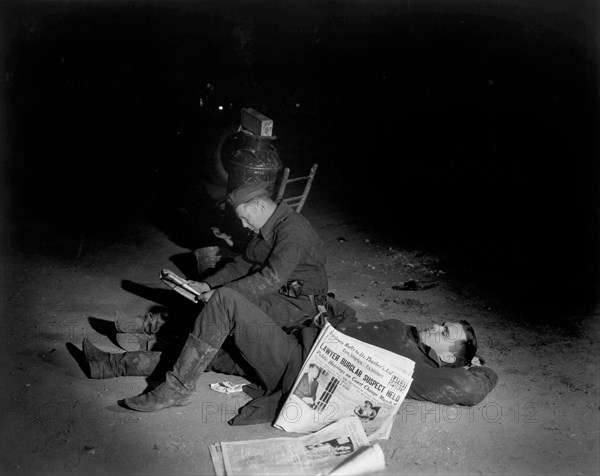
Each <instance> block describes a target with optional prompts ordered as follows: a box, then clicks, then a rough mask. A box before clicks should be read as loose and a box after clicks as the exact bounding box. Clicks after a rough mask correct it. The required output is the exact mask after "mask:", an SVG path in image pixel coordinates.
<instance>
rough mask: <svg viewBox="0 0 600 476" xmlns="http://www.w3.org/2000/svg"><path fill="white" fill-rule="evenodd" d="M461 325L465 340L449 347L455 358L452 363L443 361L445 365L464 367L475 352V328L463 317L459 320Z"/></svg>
mask: <svg viewBox="0 0 600 476" xmlns="http://www.w3.org/2000/svg"><path fill="white" fill-rule="evenodd" d="M459 324H460V325H462V326H463V330H464V331H465V336H466V339H465V340H461V341H459V342H456V343H455V344H453V345H452V346H451V347H450V352H452V353H453V354H454V357H456V360H455V361H454V362H452V363H445V364H444V366H445V367H455V368H456V367H464V366H465V365H469V364H470V363H471V360H473V357H475V354H476V353H477V337H475V330H474V329H473V326H472V325H471V324H469V322H468V321H465V320H464V319H463V320H462V321H460V322H459Z"/></svg>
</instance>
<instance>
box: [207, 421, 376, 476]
mask: <svg viewBox="0 0 600 476" xmlns="http://www.w3.org/2000/svg"><path fill="white" fill-rule="evenodd" d="M368 447H369V441H368V438H367V436H366V434H365V431H364V429H363V427H362V425H361V424H360V422H359V419H358V417H356V416H352V417H347V418H343V419H341V420H339V421H337V422H335V423H333V424H331V425H329V426H327V427H325V428H323V429H321V430H320V431H318V432H316V433H312V434H310V435H305V436H301V437H282V438H270V439H264V440H250V441H232V442H224V443H221V444H219V445H211V446H210V448H209V449H210V454H211V458H212V460H213V465H214V467H215V473H216V475H217V476H225V475H227V476H236V475H280V474H281V475H308V474H310V475H315V474H321V475H325V474H329V473H331V472H332V471H333V470H335V469H336V468H340V467H342V466H343V465H344V463H345V462H348V463H349V464H350V465H351V466H357V465H361V466H364V467H367V468H373V467H380V468H382V467H383V466H384V465H385V459H384V457H383V453H382V452H381V451H379V452H373V451H371V452H366V453H365V451H364V450H365V449H367V448H368ZM358 450H362V451H360V453H361V454H362V453H365V455H366V456H367V458H364V457H363V458H361V461H357V460H356V458H354V459H352V456H354V455H355V453H357V452H358Z"/></svg>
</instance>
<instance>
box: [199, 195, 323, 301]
mask: <svg viewBox="0 0 600 476" xmlns="http://www.w3.org/2000/svg"><path fill="white" fill-rule="evenodd" d="M325 261H326V257H325V246H324V243H323V241H322V240H321V238H319V236H318V235H317V233H316V232H315V230H314V229H313V228H312V226H311V225H310V223H309V222H308V220H307V219H306V218H304V217H303V216H302V215H300V214H299V213H296V212H295V211H294V210H292V209H291V208H290V206H289V205H288V204H287V203H285V202H281V203H280V204H279V205H278V207H277V209H276V210H275V212H274V213H273V215H272V216H271V217H270V218H269V220H268V221H267V222H266V223H265V224H264V226H263V227H262V228H261V229H260V232H259V233H257V234H256V236H255V237H254V238H253V239H252V240H251V241H250V243H248V246H247V247H246V250H245V253H244V256H238V257H237V258H236V259H235V260H234V261H233V262H231V263H228V264H227V265H226V266H225V267H224V268H223V269H221V270H219V271H217V272H216V273H215V274H214V275H212V276H210V277H208V278H206V279H205V282H206V283H207V284H208V285H209V286H210V287H211V288H214V287H218V286H221V285H225V286H226V287H228V288H231V289H234V290H235V291H238V292H239V293H240V294H242V295H243V296H244V297H246V298H247V299H249V300H250V301H256V300H258V299H260V298H261V297H263V296H265V295H267V294H270V293H276V292H278V291H279V289H280V288H281V287H282V286H284V285H286V284H287V283H288V282H289V281H294V280H301V281H303V282H304V286H303V289H302V293H303V294H325V293H326V292H327V286H328V284H327V274H326V272H325Z"/></svg>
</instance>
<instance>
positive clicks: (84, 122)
mask: <svg viewBox="0 0 600 476" xmlns="http://www.w3.org/2000/svg"><path fill="white" fill-rule="evenodd" d="M259 3H260V2H259ZM367 3H368V5H367ZM367 3H363V2H356V3H354V2H342V3H340V4H329V3H326V4H324V3H322V2H316V3H314V4H313V3H311V2H308V6H306V5H304V4H303V5H300V4H299V5H293V6H284V5H283V4H272V3H265V4H264V5H268V8H257V5H255V2H248V3H243V2H242V3H241V2H234V3H233V4H232V5H231V6H230V7H225V6H223V5H219V4H217V3H210V2H208V3H205V2H203V3H201V4H198V5H195V4H190V3H187V2H175V3H172V2H168V3H166V2H163V3H161V2H158V3H132V2H123V3H118V4H117V3H102V2H99V3H94V4H89V3H87V2H84V3H77V2H75V3H61V2H48V3H34V2H5V4H4V6H3V8H4V11H5V12H6V16H5V21H4V23H5V24H6V26H7V29H6V32H5V37H6V39H7V42H6V45H7V48H6V49H5V50H4V51H5V57H4V58H3V59H4V64H5V73H6V74H5V80H6V83H5V86H6V87H5V99H6V102H5V105H6V113H7V114H6V117H7V138H8V139H7V141H8V149H7V150H8V152H9V153H8V154H7V157H8V158H7V160H6V161H5V163H4V164H3V165H4V169H5V170H3V172H5V174H6V177H7V187H8V197H9V205H8V206H9V208H8V211H9V215H8V218H7V221H8V224H9V228H10V229H12V231H13V242H14V243H15V244H16V245H17V246H19V245H20V244H24V245H25V244H26V243H28V242H29V241H31V243H33V244H32V245H31V247H32V248H35V247H36V246H37V245H36V243H39V242H40V241H44V240H43V239H42V238H44V237H45V236H46V233H47V234H49V235H50V236H54V235H56V239H53V240H52V244H53V246H55V248H56V252H57V253H58V254H59V255H61V253H65V255H73V256H75V257H76V256H78V254H80V253H81V248H82V247H84V246H87V243H88V241H91V242H94V240H95V239H97V238H98V237H102V238H106V237H119V236H120V235H119V233H121V234H123V233H126V230H127V229H128V228H129V227H130V225H131V223H133V222H135V221H137V220H140V219H145V220H148V221H149V222H150V223H152V224H154V225H155V226H157V227H158V228H160V229H161V230H163V231H165V233H167V236H169V238H170V239H171V240H172V241H173V242H174V243H176V244H178V245H180V246H183V247H185V248H187V249H190V250H193V249H196V248H199V247H203V246H210V245H215V244H221V243H220V242H219V240H216V239H215V237H214V234H213V233H212V231H211V227H213V226H218V227H220V228H222V230H223V231H227V230H230V229H233V231H234V233H233V234H234V237H239V238H240V239H239V243H240V248H242V247H243V242H244V239H245V238H246V237H245V236H244V235H243V233H241V232H240V230H239V229H238V230H237V231H236V230H235V226H239V225H236V224H235V220H233V222H231V221H230V217H229V218H227V217H223V215H222V214H220V212H219V211H218V208H217V207H216V204H217V202H218V200H219V199H222V197H223V193H224V190H223V186H224V185H223V183H222V177H220V178H219V176H218V173H216V172H215V161H214V150H215V146H216V143H218V141H219V139H220V138H221V137H222V135H223V134H225V133H226V132H227V131H228V130H229V131H230V130H231V127H232V125H233V126H235V125H236V124H238V123H239V111H240V109H241V108H242V107H253V108H256V109H258V110H260V111H261V112H263V113H264V114H266V115H268V116H270V117H272V118H273V119H274V121H275V131H274V132H275V134H276V135H277V136H278V139H277V140H276V141H275V144H276V147H277V149H278V151H279V154H280V157H281V158H282V161H283V162H284V165H286V166H289V167H290V168H291V169H292V176H293V175H299V174H303V173H305V171H307V170H308V169H309V168H310V165H311V164H312V163H314V162H318V163H319V171H318V174H317V178H316V179H315V183H314V185H313V187H314V190H315V192H319V190H320V191H321V192H322V191H325V193H324V194H321V196H325V197H327V200H328V204H327V205H328V206H334V207H338V208H340V209H341V210H343V211H344V212H345V213H346V214H347V215H348V217H349V220H354V221H359V222H360V223H361V225H362V226H364V227H365V228H367V229H369V230H370V232H372V233H373V235H374V236H379V237H381V239H382V240H386V241H387V242H393V243H398V245H399V246H404V247H413V248H419V249H423V250H425V251H432V252H436V253H440V254H442V255H443V256H444V259H445V260H446V261H445V263H444V265H445V266H446V268H447V269H448V270H452V279H454V280H455V281H456V283H457V286H459V287H460V286H462V283H463V282H468V283H477V286H479V287H480V290H481V292H482V293H484V294H490V295H497V296H498V297H499V298H501V297H502V296H506V303H505V304H506V305H507V306H509V307H510V308H511V309H513V310H515V311H518V310H527V312H526V314H527V315H529V313H530V312H534V313H536V314H540V315H544V314H547V313H550V314H554V315H556V318H558V319H560V318H561V316H562V317H564V318H567V317H568V316H569V315H572V314H577V313H579V312H587V311H589V309H590V308H591V307H592V306H593V305H594V304H595V303H596V302H597V297H598V296H597V291H596V290H597V288H598V283H599V279H598V261H599V257H598V250H597V248H598V247H597V243H598V242H600V234H599V232H598V182H597V178H598V175H599V170H598V161H597V155H598V140H597V126H598V124H599V115H598V104H597V98H598V61H597V54H596V53H597V51H596V43H595V40H596V39H597V29H595V28H594V27H593V26H592V25H591V23H590V18H592V17H593V16H594V13H597V9H596V8H595V7H594V6H593V5H592V4H590V3H586V2H568V4H566V3H564V2H552V1H550V2H544V4H543V5H542V4H541V3H539V2H529V3H527V4H521V3H520V2H516V1H515V2H511V1H507V2H500V3H498V2H497V3H495V4H487V3H473V2H453V3H452V4H446V3H443V2H435V1H428V2H419V3H418V5H413V3H414V2H399V3H397V4H396V3H395V2H367ZM261 5H263V4H262V3H261ZM220 180H221V182H220ZM314 196H315V197H316V196H317V195H314ZM315 206H316V207H317V208H318V205H315ZM228 220H229V221H228ZM33 222H35V223H39V227H38V228H37V229H36V230H37V231H35V232H34V233H36V234H37V235H38V237H37V238H36V237H33V238H32V237H27V232H25V233H23V232H21V231H20V230H28V229H29V223H33ZM238 232H239V233H238ZM340 236H341V234H340ZM107 239H108V238H107ZM43 246H44V245H43ZM45 246H46V247H47V248H48V252H49V253H51V252H52V249H53V247H52V246H49V245H45ZM61 256H62V255H61ZM174 262H175V261H174ZM175 264H176V265H178V264H177V263H175ZM178 266H179V265H178ZM182 266H185V267H186V268H185V269H186V270H185V274H187V272H188V271H189V269H190V268H189V266H188V264H185V265H183V264H182ZM182 271H183V269H182ZM124 289H126V290H130V291H131V292H133V293H135V294H138V295H140V296H142V297H146V298H148V299H150V300H152V301H154V302H157V303H160V304H163V305H168V306H169V307H171V306H172V305H173V304H174V303H173V302H172V299H173V297H172V292H171V291H170V290H164V293H160V292H154V291H149V290H148V289H143V287H141V286H140V285H137V284H135V283H129V284H124ZM520 291H527V292H523V293H521V292H520ZM168 296H171V298H169V297H168ZM176 298H177V299H179V298H178V297H176ZM551 303H552V304H551Z"/></svg>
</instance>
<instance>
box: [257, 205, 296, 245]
mask: <svg viewBox="0 0 600 476" xmlns="http://www.w3.org/2000/svg"><path fill="white" fill-rule="evenodd" d="M292 212H293V210H292V208H291V207H290V206H289V205H288V204H287V203H285V202H280V203H279V205H277V208H276V209H275V211H274V212H273V215H271V216H270V217H269V219H268V220H267V222H266V223H265V224H264V225H263V226H262V227H261V229H260V234H261V235H262V237H263V240H265V241H268V240H269V238H271V235H272V234H273V229H274V228H275V225H277V223H279V222H280V221H281V220H282V219H283V218H285V217H287V216H288V215H289V214H290V213H292Z"/></svg>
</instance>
